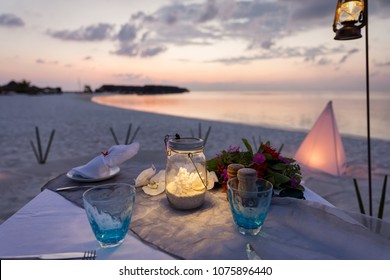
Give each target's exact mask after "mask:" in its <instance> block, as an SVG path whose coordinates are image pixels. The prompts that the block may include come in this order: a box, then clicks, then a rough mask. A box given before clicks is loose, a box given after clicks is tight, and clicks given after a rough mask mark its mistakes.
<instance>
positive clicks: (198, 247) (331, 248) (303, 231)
mask: <svg viewBox="0 0 390 280" xmlns="http://www.w3.org/2000/svg"><path fill="white" fill-rule="evenodd" d="M147 167H148V166H143V167H142V168H140V166H139V165H135V166H134V165H133V167H131V166H126V167H124V168H122V170H121V172H120V173H119V174H118V175H117V176H115V177H114V178H112V179H110V180H107V181H103V182H99V183H98V184H105V183H108V182H128V183H131V182H133V180H134V178H135V177H136V175H137V174H139V172H140V171H141V170H143V169H145V168H147ZM76 184H79V183H76ZM84 184H86V183H83V185H84ZM69 185H75V182H73V181H71V180H70V179H68V178H67V177H66V176H65V174H62V175H60V176H58V177H57V178H55V179H53V180H51V181H50V182H48V183H47V184H46V185H45V186H44V187H43V188H48V189H51V190H55V189H56V188H59V187H63V186H69ZM89 185H96V183H95V184H94V183H89ZM82 192H83V190H79V191H66V192H59V194H61V195H63V196H64V197H65V198H67V199H69V200H70V201H72V202H74V203H75V204H76V205H78V206H80V207H82V201H81V195H82ZM357 217H360V218H361V217H363V218H364V219H366V221H368V222H371V223H372V222H373V221H375V219H372V218H368V217H365V216H363V215H355V217H352V216H351V215H348V214H347V213H346V212H344V211H342V210H340V209H338V208H334V207H328V206H326V205H323V204H320V203H316V202H311V201H306V200H298V199H293V198H273V200H272V204H271V208H270V212H269V215H268V216H267V219H266V221H265V224H264V227H263V231H262V234H261V235H260V236H254V237H253V236H243V235H241V234H240V233H238V231H237V230H236V228H235V225H234V222H233V219H232V215H231V213H230V209H229V204H228V201H226V194H225V193H221V192H220V190H218V189H217V190H213V191H209V192H208V193H207V196H206V200H205V203H204V204H203V206H202V207H201V208H199V209H197V210H191V211H180V210H175V209H173V208H171V207H170V205H169V203H168V201H167V199H166V197H165V194H161V195H159V196H155V197H151V196H148V195H146V194H144V193H143V191H142V190H141V188H138V189H137V196H136V205H135V208H134V214H133V217H132V221H131V225H130V230H131V231H132V232H133V233H135V234H136V235H137V236H138V237H139V238H140V239H141V240H143V241H144V242H146V243H148V244H151V245H153V246H155V247H157V248H159V249H161V250H163V251H165V252H167V253H169V254H171V255H173V256H176V257H177V258H178V259H246V253H245V245H246V243H251V244H252V246H253V247H254V248H255V250H257V251H258V253H259V255H260V256H261V257H262V258H264V259H390V239H389V238H390V235H388V234H387V235H385V236H383V235H379V234H375V233H373V232H371V231H370V230H369V229H367V228H366V227H364V226H363V225H362V223H361V222H358V221H357V220H356V218H357ZM376 222H378V221H376ZM379 222H380V221H379ZM381 229H382V230H384V232H386V233H388V232H389V231H388V224H386V223H383V224H382V228H381Z"/></svg>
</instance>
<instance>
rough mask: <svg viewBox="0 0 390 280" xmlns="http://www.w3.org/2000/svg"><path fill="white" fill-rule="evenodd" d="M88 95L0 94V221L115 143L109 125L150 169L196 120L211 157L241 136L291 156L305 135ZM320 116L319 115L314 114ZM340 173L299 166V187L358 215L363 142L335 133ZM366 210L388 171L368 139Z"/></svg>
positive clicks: (384, 155) (379, 145)
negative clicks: (343, 166)
mask: <svg viewBox="0 0 390 280" xmlns="http://www.w3.org/2000/svg"><path fill="white" fill-rule="evenodd" d="M90 98H91V96H90V95H77V94H62V95H53V96H25V95H5V96H0V112H1V113H0V114H1V118H0V124H1V125H0V127H1V132H0V151H1V161H0V193H1V196H0V223H2V222H3V221H5V220H6V219H7V218H9V217H10V216H11V215H12V214H13V213H15V212H16V211H17V210H18V209H20V208H21V207H22V206H23V205H25V204H26V203H27V202H28V201H30V200H31V199H32V198H33V197H35V196H36V195H37V194H39V192H40V188H41V186H43V185H44V184H45V183H46V182H47V181H48V180H50V179H52V178H54V177H56V176H58V175H59V174H62V173H64V172H67V171H68V170H69V169H71V168H72V167H74V166H78V165H81V164H84V163H86V162H87V161H89V160H90V159H92V158H93V157H95V156H96V155H98V154H99V153H100V152H101V151H105V150H107V149H108V148H109V147H111V146H112V145H114V144H115V142H114V140H113V137H112V135H111V133H110V130H109V129H110V127H112V128H113V129H114V130H115V132H116V134H117V136H118V138H119V141H120V142H122V141H124V139H125V136H126V131H127V128H128V125H129V123H132V125H133V131H134V130H135V128H136V127H137V126H140V127H141V129H140V131H139V133H138V134H137V137H136V139H135V141H137V142H139V143H140V144H141V151H140V156H142V155H143V153H144V154H145V155H148V156H147V157H145V158H144V163H145V166H147V165H150V164H152V163H153V162H152V161H153V159H152V157H151V155H153V154H154V153H155V154H156V155H158V156H160V155H161V154H162V153H163V151H164V136H165V135H166V134H175V133H179V134H181V135H186V136H188V135H190V130H194V131H197V128H198V124H199V123H202V127H203V129H204V131H206V129H207V128H208V127H209V126H211V127H212V130H211V133H210V136H209V139H208V141H207V145H206V148H205V154H206V157H207V158H212V157H214V156H215V154H217V153H218V152H219V151H220V150H221V149H227V148H228V147H229V146H230V145H232V146H241V147H243V145H242V142H241V139H242V138H248V139H252V137H256V138H257V137H258V136H261V139H262V140H270V141H271V142H272V144H273V145H274V146H275V147H279V146H280V145H282V144H284V149H283V153H284V154H286V155H287V156H293V155H294V153H295V151H296V150H297V149H298V147H299V145H300V144H301V142H302V141H303V139H304V137H305V136H306V133H307V132H305V131H293V130H290V131H288V130H281V129H275V128H266V127H260V126H254V125H244V124H239V123H229V122H217V121H206V120H199V119H195V118H194V119H188V118H182V117H175V116H169V115H159V114H153V113H146V112H140V111H132V110H125V109H119V108H113V107H108V106H104V105H101V104H96V103H93V102H91V101H90ZM319 113H320V112H319ZM35 126H38V127H39V129H40V133H41V139H42V144H43V149H45V148H46V146H47V141H48V139H49V135H50V133H51V131H52V130H53V129H55V136H54V139H53V143H52V146H51V150H50V153H49V155H48V159H47V162H46V164H43V165H41V164H38V163H37V160H36V158H35V156H34V153H33V151H32V148H31V146H30V140H32V141H33V142H34V143H36V139H35ZM343 143H344V148H345V153H346V158H347V171H346V174H344V175H343V176H341V177H335V176H331V175H328V174H325V173H322V172H320V171H314V170H308V169H305V168H304V169H303V177H304V180H305V184H306V186H308V187H309V188H310V189H312V190H313V191H315V192H317V193H318V194H319V195H321V196H322V197H324V198H325V199H326V200H328V201H329V202H331V203H332V204H334V205H335V206H337V207H339V208H341V209H344V210H348V211H354V212H358V211H359V208H358V203H357V199H356V194H355V190H354V185H353V178H357V180H358V182H359V186H360V191H361V193H362V196H363V200H364V202H365V206H366V210H368V202H367V201H368V186H367V185H368V184H367V164H366V162H367V147H366V139H365V138H364V137H351V136H343ZM372 169H373V198H374V203H373V206H374V207H373V208H374V215H376V213H377V209H378V201H379V198H380V196H381V190H382V184H383V179H384V176H385V175H386V174H389V173H390V142H389V141H384V140H376V139H373V140H372ZM387 193H388V194H387V199H386V206H385V213H384V219H385V220H389V221H390V205H389V204H390V195H389V191H388V192H387Z"/></svg>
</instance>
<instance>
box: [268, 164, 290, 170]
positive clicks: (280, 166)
mask: <svg viewBox="0 0 390 280" xmlns="http://www.w3.org/2000/svg"><path fill="white" fill-rule="evenodd" d="M270 167H271V168H272V169H274V170H278V171H283V170H286V169H287V167H288V165H287V164H285V163H280V162H279V163H275V164H272V165H270Z"/></svg>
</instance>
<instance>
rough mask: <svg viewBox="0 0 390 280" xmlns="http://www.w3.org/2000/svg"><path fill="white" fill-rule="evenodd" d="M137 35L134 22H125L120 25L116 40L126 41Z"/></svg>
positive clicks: (132, 39)
mask: <svg viewBox="0 0 390 280" xmlns="http://www.w3.org/2000/svg"><path fill="white" fill-rule="evenodd" d="M136 37H137V28H136V27H135V25H134V24H129V23H126V24H124V25H122V27H121V29H120V31H119V33H118V36H117V38H118V40H119V41H121V42H128V41H134V39H135V38H136Z"/></svg>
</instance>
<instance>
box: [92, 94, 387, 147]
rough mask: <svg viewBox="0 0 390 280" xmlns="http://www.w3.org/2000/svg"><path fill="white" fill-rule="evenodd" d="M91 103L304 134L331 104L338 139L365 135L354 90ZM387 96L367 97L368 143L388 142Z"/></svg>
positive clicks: (111, 98) (361, 100) (362, 100)
mask: <svg viewBox="0 0 390 280" xmlns="http://www.w3.org/2000/svg"><path fill="white" fill-rule="evenodd" d="M94 100H95V102H98V103H104V104H106V105H111V106H115V107H120V108H127V109H132V110H140V111H145V112H151V113H158V114H168V115H174V116H180V117H188V118H197V119H201V120H202V119H204V120H214V121H224V122H234V123H244V124H253V125H259V126H265V127H275V128H281V129H288V130H304V131H308V130H310V129H311V127H312V126H313V125H314V123H315V121H316V120H317V119H318V117H319V116H320V114H321V112H322V111H323V110H324V108H325V107H326V105H327V103H328V102H330V101H331V102H332V105H333V110H334V114H335V118H336V122H337V126H338V129H339V131H340V133H341V134H344V135H352V136H364V137H366V136H367V113H366V93H365V92H358V91H340V92H335V91H317V92H314V91H312V92H302V91H242V92H237V91H234V92H233V91H194V92H189V93H185V94H167V95H108V96H98V97H97V98H96V97H95V99H94ZM389 108H390V93H388V92H372V93H371V96H370V111H371V112H370V113H371V114H370V127H371V129H370V132H371V138H377V139H382V140H390V125H389V120H390V110H389Z"/></svg>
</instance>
